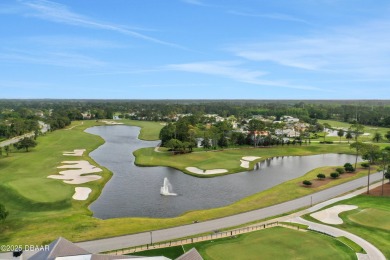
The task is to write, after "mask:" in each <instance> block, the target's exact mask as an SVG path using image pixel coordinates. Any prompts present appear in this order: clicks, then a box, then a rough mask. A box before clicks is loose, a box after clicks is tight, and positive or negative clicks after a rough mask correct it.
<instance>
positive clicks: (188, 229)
mask: <svg viewBox="0 0 390 260" xmlns="http://www.w3.org/2000/svg"><path fill="white" fill-rule="evenodd" d="M381 179H382V173H381V172H378V173H374V174H372V175H371V182H375V181H378V180H381ZM366 184H367V177H363V178H360V179H357V180H353V181H350V182H347V183H343V184H340V185H338V186H335V187H332V188H329V189H327V190H323V191H320V192H317V193H314V194H312V195H308V196H305V197H302V198H298V199H295V200H291V201H288V202H284V203H281V204H277V205H273V206H270V207H267V208H263V209H258V210H254V211H249V212H245V213H241V214H237V215H234V216H229V217H224V218H220V219H214V220H209V221H205V222H200V223H196V224H189V225H185V226H180V227H174V228H168V229H162V230H155V231H152V232H143V233H138V234H133V235H126V236H119V237H113V238H106V239H100V240H94V241H87V242H81V243H77V245H78V246H80V247H82V248H84V249H85V250H87V251H89V252H93V253H98V252H103V251H109V250H115V249H121V248H126V247H132V246H138V245H144V244H148V243H150V242H151V240H153V242H161V241H165V240H172V239H177V238H181V237H186V236H191V235H196V234H200V233H205V232H212V231H213V230H217V229H223V228H228V227H232V226H238V225H242V224H245V223H248V222H251V221H256V220H261V219H265V218H268V217H273V216H277V215H280V214H283V213H286V212H290V211H293V210H297V209H299V208H303V207H308V206H311V205H313V204H316V203H320V202H323V201H326V200H329V199H331V198H334V197H336V196H339V195H342V194H344V193H346V192H349V191H352V190H355V189H357V188H360V187H363V186H365V185H366Z"/></svg>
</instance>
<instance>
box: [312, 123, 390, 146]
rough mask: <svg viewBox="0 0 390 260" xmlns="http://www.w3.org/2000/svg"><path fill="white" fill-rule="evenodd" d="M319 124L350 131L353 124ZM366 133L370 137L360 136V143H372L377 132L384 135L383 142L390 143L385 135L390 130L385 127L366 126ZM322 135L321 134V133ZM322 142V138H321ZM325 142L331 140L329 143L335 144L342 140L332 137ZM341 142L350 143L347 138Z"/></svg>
mask: <svg viewBox="0 0 390 260" xmlns="http://www.w3.org/2000/svg"><path fill="white" fill-rule="evenodd" d="M318 122H319V123H321V124H323V123H328V124H329V125H330V126H331V127H333V128H344V129H348V128H349V127H350V126H351V124H348V123H345V122H339V121H334V120H318ZM363 131H364V133H369V134H370V135H369V136H363V135H360V136H359V140H360V141H363V142H367V141H368V142H370V141H372V138H373V137H374V134H375V133H376V132H379V133H380V134H382V137H383V140H382V142H386V143H389V141H388V140H387V139H386V138H385V134H386V133H387V131H390V128H385V127H374V126H364V130H363ZM319 134H321V133H319ZM319 140H320V141H322V138H319ZM325 140H329V141H331V140H332V141H334V142H337V141H339V140H340V137H338V136H332V137H325ZM341 141H348V140H347V139H346V138H345V137H342V138H341ZM350 141H351V142H353V141H354V139H351V140H350Z"/></svg>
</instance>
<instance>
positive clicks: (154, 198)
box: [86, 125, 355, 219]
mask: <svg viewBox="0 0 390 260" xmlns="http://www.w3.org/2000/svg"><path fill="white" fill-rule="evenodd" d="M139 131H140V129H139V128H138V127H133V126H124V125H117V126H98V127H92V128H89V129H87V130H86V132H87V133H91V134H95V135H98V136H101V137H102V138H103V139H104V140H105V144H103V145H102V146H100V147H99V148H98V149H96V150H94V151H93V152H91V153H90V156H91V157H92V158H93V159H94V160H95V161H96V162H97V163H99V164H100V165H102V166H104V167H106V168H108V169H109V170H110V171H112V172H113V177H112V178H111V180H110V181H109V182H108V183H107V184H106V185H105V187H104V189H103V191H102V194H101V195H100V197H99V198H98V199H97V200H96V201H94V202H93V203H92V204H91V206H90V209H91V210H92V211H93V213H94V216H95V217H97V218H101V219H108V218H119V217H152V218H164V217H175V216H178V215H180V214H182V213H184V212H186V211H190V210H198V209H208V208H216V207H221V206H225V205H228V204H231V203H233V202H236V201H238V200H240V199H242V198H244V197H247V196H249V195H252V194H254V193H257V192H260V191H263V190H266V189H268V188H271V187H273V186H275V185H278V184H280V183H282V182H285V181H288V180H291V179H294V178H297V177H299V176H302V175H304V174H305V173H307V172H308V171H310V170H312V169H314V168H318V167H322V166H328V165H343V164H344V163H346V162H354V161H355V157H354V156H353V155H346V154H321V155H311V156H283V157H274V158H270V159H267V160H265V161H263V162H261V163H259V164H258V167H256V168H257V169H255V170H253V171H244V172H240V173H236V174H230V175H225V176H220V177H214V178H196V177H192V176H190V175H187V174H184V173H182V172H181V171H178V170H175V169H172V168H169V167H138V166H136V165H134V160H135V158H134V156H133V152H134V151H135V150H137V149H140V148H143V147H153V146H156V145H157V144H158V143H159V141H142V140H139V139H138V134H139ZM164 178H168V180H169V182H170V184H171V188H172V192H174V193H176V194H177V196H162V195H161V194H160V191H161V187H162V185H163V183H164Z"/></svg>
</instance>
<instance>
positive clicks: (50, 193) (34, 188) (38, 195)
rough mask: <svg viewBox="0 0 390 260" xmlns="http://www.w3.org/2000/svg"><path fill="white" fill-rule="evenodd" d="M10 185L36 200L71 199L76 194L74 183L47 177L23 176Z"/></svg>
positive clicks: (21, 193)
mask: <svg viewBox="0 0 390 260" xmlns="http://www.w3.org/2000/svg"><path fill="white" fill-rule="evenodd" d="M8 185H9V186H10V187H11V188H13V189H14V190H15V191H17V192H18V193H19V194H20V195H22V196H24V197H26V198H28V199H29V200H33V201H36V202H56V201H63V200H65V199H70V198H71V197H72V195H73V194H74V187H73V186H72V185H67V184H64V183H63V182H62V181H58V180H52V179H47V178H23V179H18V180H14V181H11V182H9V183H8Z"/></svg>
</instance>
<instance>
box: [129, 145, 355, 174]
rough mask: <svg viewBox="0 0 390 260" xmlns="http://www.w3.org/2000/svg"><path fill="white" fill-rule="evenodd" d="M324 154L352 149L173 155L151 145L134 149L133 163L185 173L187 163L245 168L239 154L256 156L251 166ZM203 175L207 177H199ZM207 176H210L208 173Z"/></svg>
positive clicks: (320, 147)
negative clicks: (275, 158) (269, 160)
mask: <svg viewBox="0 0 390 260" xmlns="http://www.w3.org/2000/svg"><path fill="white" fill-rule="evenodd" d="M324 153H350V154H353V153H354V150H352V149H350V148H349V145H348V144H345V143H342V144H333V145H323V144H318V143H317V144H314V143H313V144H311V145H307V146H306V145H302V146H300V145H295V146H294V145H290V146H287V145H285V146H277V147H270V148H243V149H226V150H219V151H200V152H193V153H188V154H181V155H173V154H172V153H170V152H160V153H157V152H154V148H142V149H139V150H137V151H135V152H134V155H135V156H136V160H135V163H136V165H139V166H169V167H172V168H176V169H178V170H180V171H183V172H185V173H188V174H191V173H190V172H188V171H187V170H186V169H185V168H186V167H188V166H194V167H198V168H200V169H203V170H210V169H216V168H222V169H227V170H228V172H229V173H235V172H240V171H245V170H246V169H245V168H242V167H240V159H241V158H242V157H243V156H258V157H261V159H258V160H256V161H254V162H251V163H250V168H251V169H253V166H254V164H255V163H256V162H257V161H260V160H265V159H267V158H270V157H275V156H292V155H296V156H297V155H313V154H324ZM202 177H207V176H202ZM208 177H210V176H208Z"/></svg>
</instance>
